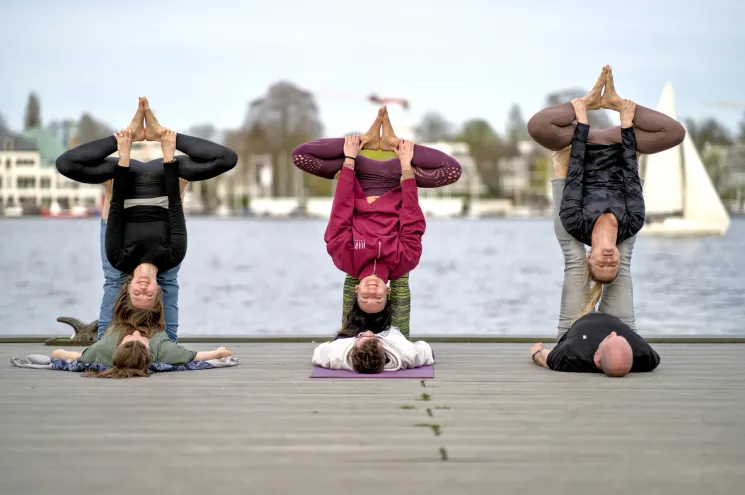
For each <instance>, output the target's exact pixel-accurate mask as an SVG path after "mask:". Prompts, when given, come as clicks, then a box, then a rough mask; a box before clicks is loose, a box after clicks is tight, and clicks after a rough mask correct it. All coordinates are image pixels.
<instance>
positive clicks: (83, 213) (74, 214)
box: [41, 202, 94, 218]
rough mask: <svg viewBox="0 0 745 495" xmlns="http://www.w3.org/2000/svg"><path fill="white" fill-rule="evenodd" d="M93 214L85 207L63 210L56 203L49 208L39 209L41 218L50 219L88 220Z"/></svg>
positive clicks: (90, 209) (91, 210)
mask: <svg viewBox="0 0 745 495" xmlns="http://www.w3.org/2000/svg"><path fill="white" fill-rule="evenodd" d="M93 214H94V211H93V209H92V208H86V207H85V206H73V207H72V208H70V209H69V210H63V209H62V207H60V205H59V203H57V202H54V203H52V206H51V207H50V208H42V209H41V216H43V217H50V218H90V217H92V216H93Z"/></svg>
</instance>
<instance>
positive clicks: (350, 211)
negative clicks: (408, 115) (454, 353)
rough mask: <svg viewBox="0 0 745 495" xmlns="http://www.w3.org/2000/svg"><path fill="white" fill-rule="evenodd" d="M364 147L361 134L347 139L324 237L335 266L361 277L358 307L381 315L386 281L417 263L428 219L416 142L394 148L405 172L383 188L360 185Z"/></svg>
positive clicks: (396, 276)
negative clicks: (417, 170)
mask: <svg viewBox="0 0 745 495" xmlns="http://www.w3.org/2000/svg"><path fill="white" fill-rule="evenodd" d="M362 146H363V141H362V138H361V137H360V136H359V135H353V136H347V137H346V138H344V145H343V147H342V153H343V155H344V158H343V165H342V169H341V173H340V175H339V183H338V184H337V186H336V192H335V193H334V203H333V207H332V209H331V218H330V219H329V223H328V227H327V228H326V233H325V235H324V241H326V250H327V251H328V253H329V255H331V258H332V259H333V260H334V265H336V267H337V268H338V269H339V270H342V271H343V272H345V273H347V274H348V275H351V276H352V277H356V278H359V279H360V284H359V289H358V293H357V303H358V304H359V308H360V309H361V310H362V311H364V312H365V313H368V314H370V313H372V314H378V313H381V312H383V311H384V310H385V308H386V307H387V306H386V303H387V300H388V294H389V293H390V289H389V288H388V287H387V283H388V281H389V280H391V279H396V278H400V277H401V276H403V275H405V274H407V273H409V272H410V271H411V270H413V269H414V268H415V267H416V266H417V265H418V264H419V258H420V257H421V255H422V235H424V230H425V228H426V222H425V220H424V213H422V209H421V208H420V207H419V195H418V193H417V182H416V179H415V172H414V169H413V166H412V159H413V158H414V155H415V153H416V147H415V145H414V143H412V142H411V141H406V140H403V139H401V140H400V141H399V143H398V146H397V147H396V149H395V152H396V154H397V155H398V160H397V161H398V162H399V163H400V167H401V173H400V175H399V179H398V183H397V184H395V185H393V186H394V187H390V188H389V189H388V190H385V191H384V190H382V189H381V188H380V187H379V186H378V185H372V186H371V187H370V188H368V189H366V188H365V187H364V186H363V185H362V181H361V180H360V179H359V177H358V175H357V162H358V161H359V160H360V157H359V153H360V151H361V150H362ZM371 189H372V190H374V191H375V192H374V193H371Z"/></svg>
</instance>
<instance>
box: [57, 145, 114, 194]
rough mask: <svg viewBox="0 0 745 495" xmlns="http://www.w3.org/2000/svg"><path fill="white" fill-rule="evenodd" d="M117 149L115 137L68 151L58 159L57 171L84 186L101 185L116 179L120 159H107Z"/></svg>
mask: <svg viewBox="0 0 745 495" xmlns="http://www.w3.org/2000/svg"><path fill="white" fill-rule="evenodd" d="M116 149H117V142H116V138H115V137H114V136H109V137H105V138H103V139H97V140H96V141H91V142H90V143H86V144H81V145H80V146H77V147H75V148H73V149H71V150H67V151H65V152H64V153H62V154H61V155H60V156H59V157H58V158H57V162H56V165H57V171H58V172H59V173H60V174H62V175H63V176H65V177H67V178H68V179H72V180H74V181H77V182H82V183H84V184H101V183H103V182H106V181H107V180H109V179H113V178H114V171H115V170H116V165H117V162H118V161H119V159H118V158H114V157H111V158H107V157H108V156H109V155H111V154H112V153H114V152H115V151H116Z"/></svg>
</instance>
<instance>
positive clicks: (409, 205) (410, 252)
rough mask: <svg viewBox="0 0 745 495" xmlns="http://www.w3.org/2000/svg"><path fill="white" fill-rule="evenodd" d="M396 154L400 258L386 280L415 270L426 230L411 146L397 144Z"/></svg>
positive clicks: (411, 144)
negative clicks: (399, 176) (398, 161)
mask: <svg viewBox="0 0 745 495" xmlns="http://www.w3.org/2000/svg"><path fill="white" fill-rule="evenodd" d="M396 153H397V154H398V157H399V159H400V161H401V194H402V198H401V208H400V209H399V212H398V215H399V231H398V244H399V251H400V254H401V256H400V259H399V263H398V266H396V268H395V269H394V270H393V271H392V272H391V274H390V278H392V279H396V278H400V277H402V276H404V275H406V274H407V273H409V272H410V271H411V270H413V269H414V268H416V266H417V265H418V264H419V260H420V259H421V257H422V236H423V235H424V231H425V229H426V227H427V223H426V221H425V219H424V213H423V212H422V208H421V207H420V206H419V192H418V189H417V183H416V179H415V178H414V170H413V168H412V164H411V161H412V157H413V156H414V143H413V142H411V141H408V140H405V139H401V140H400V141H399V145H398V148H397V149H396Z"/></svg>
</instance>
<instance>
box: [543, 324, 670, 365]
mask: <svg viewBox="0 0 745 495" xmlns="http://www.w3.org/2000/svg"><path fill="white" fill-rule="evenodd" d="M531 352H532V355H533V360H534V361H535V362H536V364H539V365H540V366H543V367H545V368H549V369H551V370H554V371H568V372H578V373H605V374H606V375H608V376H624V375H626V374H627V373H629V372H634V373H637V372H648V371H653V370H654V369H655V368H657V366H658V365H659V364H660V356H659V355H658V354H657V352H655V350H654V349H652V347H651V346H650V345H649V344H648V343H647V342H646V341H645V340H644V339H643V338H642V337H641V336H640V335H639V334H637V333H636V332H634V331H633V330H631V328H629V326H628V325H626V324H625V323H623V322H622V321H621V320H619V319H618V318H616V317H615V316H611V315H609V314H605V313H600V312H593V313H589V314H587V315H585V316H583V317H582V318H579V319H578V320H577V321H575V322H574V323H573V324H572V326H571V328H570V329H569V331H568V332H566V333H565V334H564V335H562V336H561V338H560V339H559V341H558V342H557V343H556V345H555V346H554V348H553V349H551V350H550V351H549V350H546V349H543V344H536V345H535V346H533V349H532V351H531Z"/></svg>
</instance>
